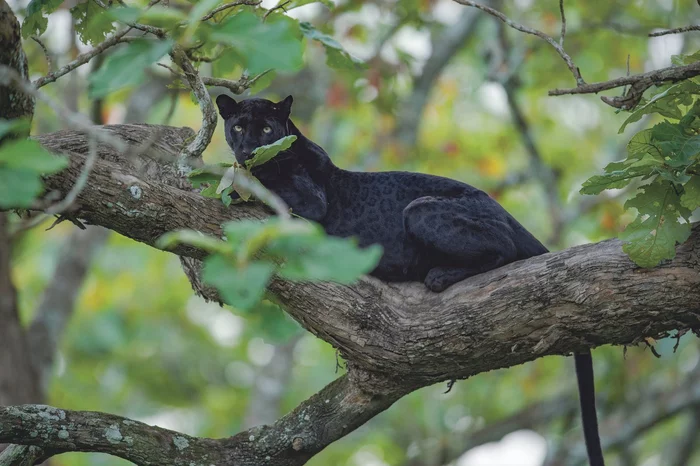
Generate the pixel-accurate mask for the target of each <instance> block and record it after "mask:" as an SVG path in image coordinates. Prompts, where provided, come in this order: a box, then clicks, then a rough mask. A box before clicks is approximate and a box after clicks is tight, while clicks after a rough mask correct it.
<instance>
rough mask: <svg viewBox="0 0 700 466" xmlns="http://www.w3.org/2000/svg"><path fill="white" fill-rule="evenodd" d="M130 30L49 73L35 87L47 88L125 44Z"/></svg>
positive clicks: (116, 35) (36, 82)
mask: <svg viewBox="0 0 700 466" xmlns="http://www.w3.org/2000/svg"><path fill="white" fill-rule="evenodd" d="M130 30H131V28H127V29H124V30H123V31H120V32H117V33H116V34H114V35H113V36H112V37H110V38H109V39H107V40H105V41H104V42H102V43H101V44H99V45H97V46H96V47H95V48H94V49H92V50H90V51H89V52H85V53H83V54H81V55H78V57H77V58H76V59H75V60H73V61H72V62H70V63H68V64H66V65H65V66H62V67H61V68H60V69H58V70H56V71H54V72H53V73H49V74H47V75H46V76H44V77H41V78H39V79H37V80H36V81H34V83H33V84H34V87H36V88H37V89H38V88H40V87H42V86H45V85H47V84H49V83H52V82H54V81H56V80H57V79H58V78H60V77H61V76H63V75H65V74H68V73H70V72H71V71H73V70H74V69H76V68H78V67H79V66H82V65H84V64H85V63H87V62H89V61H90V60H92V59H93V58H94V57H96V56H97V55H99V54H101V53H102V52H104V51H105V50H107V49H108V48H110V47H112V46H114V45H117V44H119V43H121V42H123V39H124V36H125V35H126V34H127V33H128V32H129V31H130Z"/></svg>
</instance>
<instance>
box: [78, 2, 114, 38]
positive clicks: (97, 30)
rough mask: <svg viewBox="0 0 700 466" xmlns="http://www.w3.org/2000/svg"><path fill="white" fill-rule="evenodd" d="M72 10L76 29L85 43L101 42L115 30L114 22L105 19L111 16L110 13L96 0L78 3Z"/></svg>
mask: <svg viewBox="0 0 700 466" xmlns="http://www.w3.org/2000/svg"><path fill="white" fill-rule="evenodd" d="M70 12H71V14H72V15H73V19H74V23H75V31H76V32H77V33H78V37H80V40H81V41H82V42H83V43H84V44H92V45H96V44H99V43H100V42H102V41H104V40H105V38H106V37H107V35H108V34H109V33H110V32H112V31H114V25H113V24H112V22H111V21H107V20H105V18H108V17H109V13H108V12H107V11H105V10H104V9H102V8H101V7H100V6H99V5H98V4H97V3H95V1H94V0H87V1H84V2H81V3H78V4H77V5H75V6H74V7H73V8H71V9H70Z"/></svg>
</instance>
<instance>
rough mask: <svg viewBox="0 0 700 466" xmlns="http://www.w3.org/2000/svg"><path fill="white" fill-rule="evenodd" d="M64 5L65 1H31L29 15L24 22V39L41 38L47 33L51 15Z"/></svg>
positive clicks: (27, 14)
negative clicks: (35, 36)
mask: <svg viewBox="0 0 700 466" xmlns="http://www.w3.org/2000/svg"><path fill="white" fill-rule="evenodd" d="M61 3H63V0H31V1H30V2H29V4H28V5H27V13H26V16H25V18H24V21H22V37H24V38H25V39H29V37H31V36H34V35H37V36H40V35H42V34H43V33H44V31H46V26H47V25H48V19H47V18H46V16H44V15H49V14H51V13H53V12H54V11H56V9H57V8H58V7H59V6H60V5H61Z"/></svg>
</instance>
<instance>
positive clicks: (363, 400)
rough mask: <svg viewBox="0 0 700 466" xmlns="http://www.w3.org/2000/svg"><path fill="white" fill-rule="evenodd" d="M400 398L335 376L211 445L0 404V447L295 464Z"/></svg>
mask: <svg viewBox="0 0 700 466" xmlns="http://www.w3.org/2000/svg"><path fill="white" fill-rule="evenodd" d="M402 395H403V393H395V394H392V395H391V396H382V395H376V394H368V393H366V392H365V391H363V390H362V389H360V388H359V387H358V386H356V385H355V384H354V383H353V382H352V381H351V380H350V378H349V377H347V376H342V377H340V378H338V379H337V380H335V381H334V382H332V383H331V384H329V385H328V386H327V387H326V388H324V389H323V390H322V391H321V392H319V393H318V394H316V395H314V396H313V397H311V398H310V399H308V400H307V401H305V402H303V403H302V404H301V405H299V406H298V407H297V408H296V409H295V410H294V411H292V412H291V413H289V414H287V415H286V416H284V417H282V418H281V419H280V420H278V421H277V422H275V423H274V424H273V425H270V426H258V427H254V428H252V429H249V430H247V431H244V432H241V433H239V434H237V435H235V436H233V437H228V438H223V439H218V440H214V439H207V438H197V437H191V436H189V435H185V434H181V433H178V432H174V431H171V430H168V429H163V428H161V427H156V426H148V425H146V424H144V423H141V422H137V421H133V420H130V419H126V418H123V417H120V416H114V415H112V414H105V413H97V412H89V411H69V410H62V409H57V408H53V407H50V406H44V405H20V406H6V407H0V443H3V442H11V443H15V444H18V445H33V446H36V447H40V448H42V449H43V451H44V453H45V454H46V456H47V457H48V456H52V455H57V454H60V453H65V452H70V451H82V452H98V453H108V454H110V455H113V456H118V457H120V458H124V459H126V460H129V461H131V462H133V463H135V464H137V465H139V466H162V465H165V464H167V465H172V466H190V465H192V464H198V465H199V464H205V465H209V464H216V465H224V464H231V465H236V466H259V465H262V464H271V465H275V466H298V465H302V464H305V463H306V462H307V461H308V459H309V458H311V457H312V456H313V455H314V454H316V453H318V452H319V451H320V450H322V449H323V448H324V447H325V446H326V445H328V444H329V443H331V442H332V441H334V440H336V439H337V438H339V437H342V436H343V435H346V434H347V433H349V432H352V431H353V430H355V429H356V428H357V427H359V426H360V425H362V424H364V423H365V422H367V420H369V419H370V418H372V417H373V416H375V415H376V414H378V413H380V412H382V411H384V410H385V409H386V408H388V407H389V406H391V404H392V403H393V402H394V401H396V400H397V399H398V398H400V397H401V396H402ZM9 464H10V463H8V464H3V463H0V466H8V465H9Z"/></svg>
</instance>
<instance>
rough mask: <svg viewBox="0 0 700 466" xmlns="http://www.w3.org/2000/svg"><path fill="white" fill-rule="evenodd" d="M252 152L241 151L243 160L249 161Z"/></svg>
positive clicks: (247, 150)
mask: <svg viewBox="0 0 700 466" xmlns="http://www.w3.org/2000/svg"><path fill="white" fill-rule="evenodd" d="M250 154H251V151H250V150H249V149H243V150H241V157H243V160H248V159H249V158H250Z"/></svg>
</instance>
